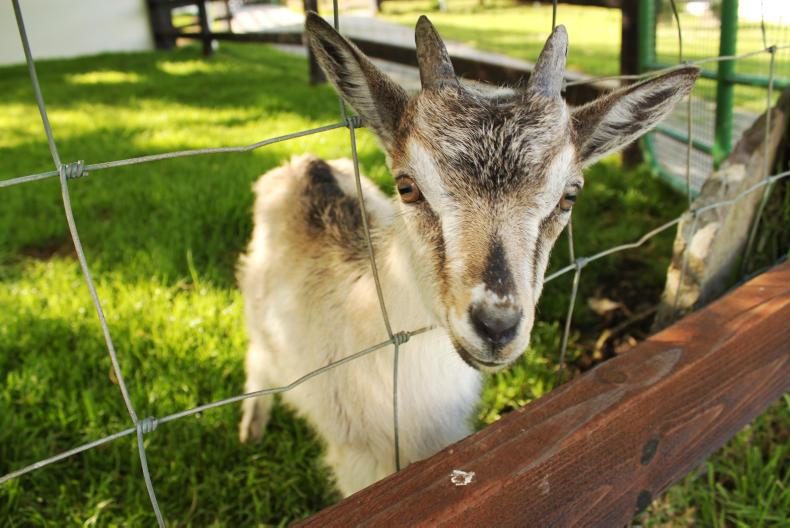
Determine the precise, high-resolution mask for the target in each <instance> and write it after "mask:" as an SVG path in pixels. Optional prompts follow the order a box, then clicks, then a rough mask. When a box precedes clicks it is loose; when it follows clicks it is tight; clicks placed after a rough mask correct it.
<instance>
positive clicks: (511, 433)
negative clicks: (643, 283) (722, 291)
mask: <svg viewBox="0 0 790 528" xmlns="http://www.w3.org/2000/svg"><path fill="white" fill-rule="evenodd" d="M788 389H790V263H785V264H783V265H780V266H777V267H775V268H774V269H772V270H770V271H768V272H766V273H764V274H762V275H760V276H758V277H757V278H755V279H753V280H751V281H749V282H748V283H746V284H744V285H743V286H740V287H739V288H737V289H736V290H735V291H733V292H731V293H730V294H728V295H727V296H725V297H724V298H722V299H720V300H718V301H716V302H714V303H713V304H711V305H709V306H708V307H706V308H703V309H702V310H699V311H697V312H695V313H693V314H692V315H689V316H688V317H686V318H685V319H683V320H682V321H680V322H679V323H677V324H675V325H673V326H671V327H670V328H667V329H666V330H664V331H662V332H661V333H659V334H656V335H655V336H653V337H651V338H650V339H648V340H647V341H645V342H643V343H641V344H640V345H639V346H637V347H635V348H634V349H633V350H631V351H630V352H628V353H626V354H623V355H622V356H619V357H616V358H614V359H611V360H609V361H607V362H606V363H604V364H602V365H600V366H598V367H597V368H595V369H593V370H592V371H590V372H588V373H586V374H584V375H583V376H580V377H579V378H577V379H575V380H573V381H571V382H569V383H567V384H566V385H564V386H562V387H560V388H559V389H557V390H555V391H553V392H552V393H550V394H548V395H547V396H545V397H543V398H541V399H540V400H538V401H535V402H533V403H531V404H530V405H528V406H526V407H524V408H523V409H520V410H518V411H514V412H512V413H510V414H508V415H506V416H504V417H503V418H502V419H501V420H500V421H498V422H497V423H495V424H493V425H491V426H489V427H486V428H485V429H484V430H482V431H480V432H478V433H475V434H474V435H472V436H470V437H468V438H466V439H464V440H462V441H460V442H458V443H457V444H454V445H452V446H450V447H448V448H446V449H444V450H443V451H441V452H440V453H438V454H436V455H435V456H433V457H431V458H429V459H427V460H424V461H421V462H418V463H415V464H412V465H411V466H409V467H407V468H405V469H404V470H403V471H401V472H399V473H397V474H395V475H392V476H390V477H388V478H386V479H384V480H382V481H380V482H378V483H376V484H374V485H373V486H371V487H369V488H367V489H365V490H362V491H360V492H359V493H357V494H355V495H353V496H351V497H349V498H348V499H346V500H344V501H343V502H340V503H339V504H336V505H334V506H331V507H329V508H327V509H325V510H323V511H321V512H320V513H318V514H316V515H315V516H313V517H311V518H309V519H307V520H305V521H304V522H303V523H302V524H301V526H310V527H312V526H317V527H318V526H320V527H322V528H324V527H331V526H338V527H339V526H342V527H347V526H375V527H385V526H410V527H411V526H426V527H427V526H431V527H433V526H463V527H474V526H481V527H483V526H485V527H490V526H497V527H507V526H514V527H524V526H581V525H584V526H603V527H611V526H623V525H625V524H627V523H628V521H629V520H630V519H631V518H632V517H633V516H634V514H635V513H637V512H638V511H640V510H642V509H644V508H645V507H646V506H647V505H648V504H650V502H651V501H652V500H653V498H655V497H656V496H657V495H659V494H660V493H661V492H663V491H664V490H666V489H667V487H669V486H670V485H671V484H673V483H674V482H676V481H678V480H679V479H680V478H681V477H683V476H684V475H685V474H686V473H688V472H689V471H690V470H692V469H693V468H694V467H695V466H697V465H698V464H700V463H701V462H702V461H703V460H705V458H707V457H708V456H709V455H710V454H711V453H713V452H714V451H715V450H716V449H718V448H719V447H721V446H722V445H723V444H724V443H725V442H726V441H727V440H728V439H729V438H731V437H732V436H733V435H735V433H736V432H737V431H739V430H740V429H741V428H742V427H744V426H745V425H746V424H748V423H749V422H750V421H752V420H753V419H754V418H755V417H756V416H757V415H758V414H760V412H761V411H763V410H764V409H765V408H766V407H767V406H768V405H769V404H770V403H771V402H772V401H774V400H776V399H777V398H778V397H779V396H781V395H782V394H783V393H784V392H786V391H787V390H788ZM456 469H458V470H463V471H467V472H474V478H473V480H472V481H471V482H470V483H469V484H467V485H465V486H456V485H454V484H453V483H452V482H451V480H450V474H451V472H452V471H453V470H456Z"/></svg>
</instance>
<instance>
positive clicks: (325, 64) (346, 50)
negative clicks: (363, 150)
mask: <svg viewBox="0 0 790 528" xmlns="http://www.w3.org/2000/svg"><path fill="white" fill-rule="evenodd" d="M305 31H306V34H307V40H308V43H309V45H310V47H311V48H312V50H313V53H315V56H316V59H317V60H318V64H319V66H320V67H321V69H322V70H323V71H324V73H325V74H326V77H327V79H329V82H331V83H332V85H334V87H335V89H336V90H337V92H338V93H339V94H340V95H341V96H342V97H343V99H345V100H346V102H347V103H348V104H349V105H351V107H352V108H353V109H354V110H356V112H357V113H358V114H359V115H360V117H361V118H362V120H363V121H364V122H365V124H366V125H367V126H369V127H370V128H372V129H373V131H374V132H375V133H376V135H378V137H379V139H380V140H381V142H382V144H383V145H384V148H385V149H387V150H390V148H391V147H392V143H393V135H394V132H395V128H396V126H397V124H398V120H399V119H400V116H401V114H402V113H403V109H404V108H405V106H406V102H407V101H408V95H406V92H405V91H404V90H403V88H401V87H400V86H399V85H398V84H396V83H395V82H394V81H393V80H392V79H390V78H389V77H387V76H386V75H385V74H384V73H382V72H381V71H380V70H379V69H378V68H376V66H374V65H373V63H372V62H371V61H370V60H369V59H368V58H367V57H365V55H364V54H363V53H362V52H361V51H360V50H359V48H357V47H356V46H355V45H354V44H352V43H351V42H349V41H348V40H347V39H346V38H345V37H343V36H341V35H340V34H339V33H338V32H337V31H335V29H334V28H333V27H332V26H330V25H329V24H328V23H327V22H326V21H324V19H322V18H321V17H320V16H318V15H317V14H316V13H313V12H309V13H307V19H306V21H305Z"/></svg>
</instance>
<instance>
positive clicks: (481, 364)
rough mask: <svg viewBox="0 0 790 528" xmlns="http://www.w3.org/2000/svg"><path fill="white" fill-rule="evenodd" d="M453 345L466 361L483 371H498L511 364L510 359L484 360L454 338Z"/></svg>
mask: <svg viewBox="0 0 790 528" xmlns="http://www.w3.org/2000/svg"><path fill="white" fill-rule="evenodd" d="M453 346H454V347H455V351H456V352H457V353H458V355H459V356H460V357H461V359H462V360H463V361H464V363H466V364H467V365H469V366H470V367H472V368H473V369H475V370H479V371H482V372H497V371H499V370H502V369H503V368H505V367H506V366H507V365H508V364H509V362H508V361H484V360H482V359H478V358H476V357H474V356H473V355H472V354H471V353H470V352H469V351H468V350H466V349H465V348H464V347H463V346H461V344H459V343H458V342H457V341H455V340H453Z"/></svg>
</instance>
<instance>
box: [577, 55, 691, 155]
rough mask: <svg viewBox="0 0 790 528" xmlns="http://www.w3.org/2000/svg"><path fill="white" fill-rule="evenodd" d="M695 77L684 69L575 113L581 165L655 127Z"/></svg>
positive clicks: (609, 97) (644, 83)
mask: <svg viewBox="0 0 790 528" xmlns="http://www.w3.org/2000/svg"><path fill="white" fill-rule="evenodd" d="M698 76H699V68H697V67H696V66H683V67H681V68H678V69H676V70H673V71H670V72H668V73H665V74H663V75H660V76H658V77H655V78H653V79H649V80H647V81H643V82H641V83H638V84H635V85H633V86H628V87H626V88H623V89H620V90H616V91H614V92H612V93H610V94H607V95H605V96H603V97H599V98H598V99H596V100H595V101H593V102H591V103H589V104H586V105H584V106H582V107H580V108H577V109H575V110H574V111H573V126H574V129H575V132H576V133H575V143H576V149H577V151H578V153H579V159H580V160H581V162H582V164H583V165H584V166H587V165H590V164H592V163H594V162H595V161H597V160H599V159H600V158H602V157H603V156H605V155H607V154H610V153H612V152H615V151H617V150H618V149H620V148H622V147H624V146H626V145H628V144H629V143H631V142H632V141H634V140H635V139H636V138H638V137H639V136H641V135H642V134H644V133H645V132H647V131H648V130H649V129H651V128H653V127H654V126H655V125H657V124H658V123H659V122H660V121H661V120H662V119H663V118H664V117H665V116H666V115H667V114H668V113H669V112H670V111H671V110H672V108H674V106H675V104H676V103H677V102H678V101H680V100H681V99H683V98H684V97H685V96H687V95H688V94H689V92H691V88H692V87H693V86H694V81H695V80H696V79H697V77H698Z"/></svg>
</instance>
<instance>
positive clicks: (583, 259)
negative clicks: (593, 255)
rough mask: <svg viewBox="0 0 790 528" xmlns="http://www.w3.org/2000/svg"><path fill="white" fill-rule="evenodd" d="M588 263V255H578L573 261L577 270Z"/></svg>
mask: <svg viewBox="0 0 790 528" xmlns="http://www.w3.org/2000/svg"><path fill="white" fill-rule="evenodd" d="M589 263H590V258H589V257H579V258H577V259H576V260H575V261H574V262H573V264H574V266H576V269H577V270H581V269H582V268H583V267H584V266H586V265H587V264H589Z"/></svg>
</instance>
